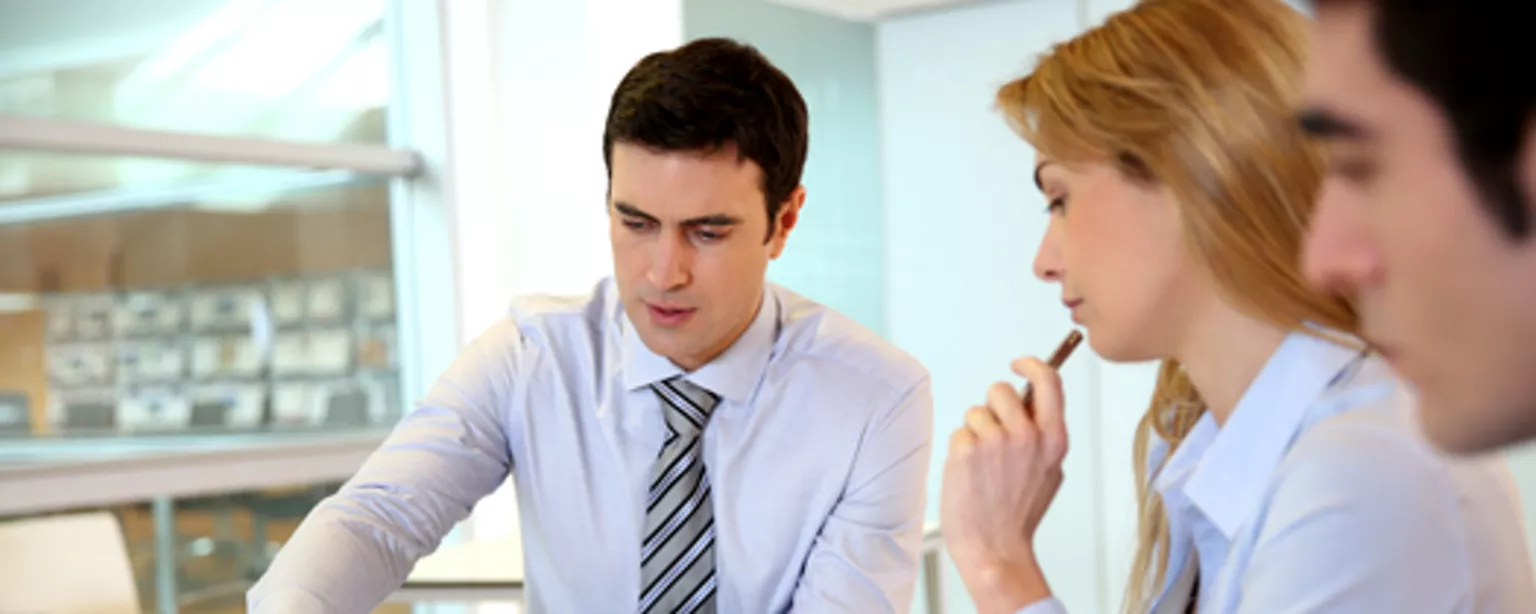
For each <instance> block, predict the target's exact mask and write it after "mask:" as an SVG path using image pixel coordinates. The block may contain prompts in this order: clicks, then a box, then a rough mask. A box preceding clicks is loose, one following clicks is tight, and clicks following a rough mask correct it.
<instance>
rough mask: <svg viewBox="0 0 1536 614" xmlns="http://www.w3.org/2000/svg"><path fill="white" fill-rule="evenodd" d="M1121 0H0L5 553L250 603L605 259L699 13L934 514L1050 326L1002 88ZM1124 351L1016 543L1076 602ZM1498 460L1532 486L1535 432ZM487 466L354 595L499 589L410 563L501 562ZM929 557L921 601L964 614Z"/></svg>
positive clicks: (1097, 547)
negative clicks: (315, 510) (1523, 447)
mask: <svg viewBox="0 0 1536 614" xmlns="http://www.w3.org/2000/svg"><path fill="white" fill-rule="evenodd" d="M1131 3H1132V0H999V1H965V0H437V1H435V2H434V1H432V0H303V1H301V0H134V1H131V2H107V1H104V0H103V1H98V0H0V560H4V559H6V558H7V557H12V555H13V554H14V548H15V547H16V546H15V544H22V543H28V542H26V541H24V540H25V538H24V537H23V538H18V539H21V540H22V541H6V539H7V538H6V537H5V536H4V535H5V534H4V529H5V527H7V526H10V527H20V526H23V525H24V524H26V523H33V524H34V525H41V524H46V521H47V520H48V519H53V518H63V517H75V516H79V515H80V514H85V513H94V514H95V515H96V516H97V517H104V518H110V519H111V520H112V521H113V523H115V525H116V526H117V527H118V529H117V530H118V532H119V533H120V535H121V539H118V540H116V541H117V542H121V543H110V542H113V540H112V539H98V540H95V541H94V542H92V541H91V540H85V538H80V539H82V540H85V541H84V543H76V544H70V545H66V546H61V547H65V548H82V549H90V548H93V547H97V546H100V545H101V543H105V545H106V550H109V551H112V550H114V549H115V551H113V552H106V553H104V554H102V555H101V556H104V557H107V558H112V557H117V556H119V555H120V557H121V560H122V561H123V564H122V565H121V568H122V569H123V570H124V572H125V573H127V574H129V575H130V576H131V578H132V579H133V582H132V584H133V586H131V587H130V591H131V595H132V597H133V598H134V599H136V600H137V601H138V602H139V603H140V607H141V608H142V609H143V611H145V612H177V611H181V612H238V611H242V606H241V596H242V594H243V592H244V590H245V589H246V588H247V587H248V586H249V584H250V582H251V581H253V580H254V578H256V577H257V576H258V575H259V573H260V572H261V570H262V569H263V568H264V566H265V565H266V564H267V562H269V561H270V560H271V557H272V556H273V555H274V554H275V553H276V551H277V550H278V549H279V548H280V547H281V544H282V541H283V539H284V538H285V536H286V535H288V534H289V533H291V531H292V530H293V528H294V527H295V526H296V525H297V522H298V521H299V520H300V519H301V518H302V517H303V515H304V513H305V512H307V510H308V509H309V508H310V507H312V506H313V505H314V504H315V503H316V502H317V501H318V500H319V499H320V498H322V497H324V496H325V495H326V494H327V493H329V492H331V491H333V490H334V489H335V487H336V486H337V485H339V483H340V482H342V481H344V480H345V479H346V478H347V477H348V476H349V475H350V473H351V471H352V470H354V469H355V468H356V467H357V465H358V464H359V463H360V462H361V461H362V459H363V458H365V456H366V455H367V453H368V452H369V451H370V450H372V448H373V447H375V446H376V445H377V444H378V443H379V442H380V441H381V439H382V438H383V436H384V434H385V433H387V431H388V429H389V427H390V426H391V425H392V424H393V423H394V421H396V420H398V419H399V417H400V416H401V415H402V413H403V412H405V411H408V408H409V406H410V402H411V400H412V399H414V398H416V397H418V396H420V394H421V393H422V391H423V390H424V389H425V387H426V386H428V385H430V383H431V381H432V380H433V379H434V378H435V376H436V375H437V374H438V373H439V372H440V371H441V370H442V369H443V367H444V366H445V365H446V364H447V362H448V361H449V360H451V359H452V357H453V355H454V354H455V352H456V351H457V348H458V347H460V345H461V344H462V343H464V342H465V341H467V340H468V339H470V338H472V337H473V336H474V335H475V334H476V333H478V331H480V330H482V329H484V328H485V327H486V326H488V325H489V324H490V323H491V322H493V321H495V320H496V319H497V318H499V317H502V315H503V313H504V312H505V309H506V306H507V304H508V303H509V301H510V300H511V298H512V297H513V296H517V295H521V294H527V293H536V292H556V293H573V292H582V291H585V290H587V289H589V288H590V287H591V286H592V285H593V284H594V283H595V282H596V281H597V279H598V278H599V277H601V276H603V275H605V274H606V273H607V272H608V270H609V268H610V261H609V258H610V253H609V249H608V245H607V233H606V220H605V212H604V208H603V190H604V175H603V167H602V160H601V157H600V153H599V148H598V143H599V137H600V135H601V131H602V118H603V113H604V111H605V109H606V105H607V102H608V96H609V94H610V93H611V90H612V88H613V86H614V85H615V84H616V83H617V81H618V79H619V77H620V76H621V75H622V74H623V72H624V71H625V70H627V69H628V67H629V66H630V65H631V64H632V63H633V62H634V61H635V60H637V59H639V58H640V57H641V56H642V55H644V54H645V53H648V52H650V51H653V50H657V49H662V48H668V47H672V46H675V45H677V44H679V43H681V42H683V41H685V40H688V39H692V38H697V37H702V36H715V35H724V36H731V37H735V38H738V39H741V40H744V41H746V42H749V43H752V44H755V45H757V46H758V47H759V48H760V49H762V50H763V51H764V52H765V53H766V54H767V55H768V56H769V57H770V58H771V59H773V60H774V61H775V62H776V63H778V64H779V65H780V66H781V67H782V68H784V69H785V70H786V71H787V72H788V73H789V74H790V76H791V77H793V78H794V79H795V80H796V82H797V83H798V84H799V86H800V88H801V89H802V92H803V93H804V94H805V96H806V98H807V101H808V103H809V105H810V111H811V125H812V138H811V156H810V161H809V166H808V168H807V171H806V176H805V183H806V186H807V188H808V190H809V193H810V196H809V200H808V205H807V209H806V212H805V217H804V222H803V223H802V226H801V228H800V230H798V231H797V232H796V234H795V236H794V237H793V240H792V241H791V242H790V246H789V249H788V250H787V253H786V256H785V257H784V258H783V259H781V260H780V261H778V262H777V263H775V264H774V265H773V267H772V268H771V270H770V277H771V278H772V279H773V280H774V281H777V282H779V283H783V284H785V285H787V286H789V287H791V288H794V289H795V290H797V291H800V292H801V293H804V294H806V295H809V296H810V297H812V298H815V299H818V300H820V301H822V302H825V303H827V304H829V305H831V306H833V307H835V308H837V309H840V310H842V311H844V312H845V313H848V314H849V315H851V316H852V317H854V318H855V319H857V320H859V321H860V322H862V323H864V324H865V325H867V326H869V327H871V328H873V329H874V330H876V331H878V332H880V333H882V334H884V335H885V336H887V337H889V338H890V339H892V340H893V341H895V342H896V343H897V344H898V345H900V346H902V347H903V348H905V349H907V350H908V351H910V352H912V353H913V354H914V355H916V356H917V357H918V358H919V359H921V360H923V361H924V362H925V363H926V364H927V365H928V367H929V368H930V370H931V371H932V373H933V377H934V389H935V394H936V398H937V404H938V406H937V412H936V416H935V431H936V437H935V448H934V453H933V467H934V469H933V471H932V472H931V475H930V478H929V485H930V493H931V496H930V502H929V510H928V516H929V520H930V521H936V520H937V517H938V514H937V494H938V484H939V471H938V468H939V466H940V465H941V463H942V462H943V459H944V456H945V454H946V449H945V444H946V442H947V437H946V435H947V433H948V432H949V431H950V430H951V429H953V428H954V427H956V426H957V425H958V424H959V423H960V416H961V414H962V412H963V410H964V408H965V407H967V406H969V405H972V404H974V403H976V402H978V401H980V400H981V399H982V396H983V393H984V391H985V388H986V386H987V385H988V384H989V383H991V382H992V381H995V380H999V379H1009V378H1010V377H1011V376H1010V374H1009V372H1008V369H1007V365H1008V363H1009V361H1010V360H1011V359H1013V358H1015V357H1017V356H1019V355H1022V354H1026V353H1043V352H1046V351H1048V350H1049V349H1050V348H1051V347H1052V346H1053V345H1054V344H1055V343H1056V341H1057V340H1059V339H1060V337H1061V336H1062V335H1063V334H1064V333H1065V332H1066V330H1067V328H1068V326H1069V322H1068V320H1067V318H1066V314H1065V313H1063V311H1062V310H1061V309H1060V307H1059V302H1058V300H1057V295H1056V290H1055V289H1054V288H1052V287H1050V286H1046V285H1044V284H1042V283H1039V282H1037V281H1036V280H1035V279H1034V278H1033V276H1032V274H1031V272H1030V261H1031V259H1032V257H1033V253H1034V248H1035V245H1036V243H1037V241H1038V239H1039V237H1040V235H1041V233H1042V232H1043V231H1044V227H1045V223H1046V217H1045V215H1044V213H1043V210H1044V205H1045V203H1044V202H1043V200H1042V199H1041V198H1040V196H1038V195H1037V194H1036V193H1035V191H1034V188H1033V186H1032V184H1031V180H1030V168H1031V155H1032V154H1031V152H1030V150H1029V148H1028V147H1027V146H1026V145H1024V144H1023V143H1022V142H1021V141H1019V140H1018V139H1017V138H1015V137H1014V136H1013V134H1012V133H1010V132H1009V130H1008V129H1007V127H1006V126H1005V125H1004V123H1003V121H1002V119H1001V118H1000V117H999V115H998V114H997V113H996V112H995V110H994V109H993V107H992V94H993V92H994V91H995V89H996V88H997V86H999V85H1001V84H1002V83H1004V82H1005V81H1007V80H1008V79H1010V78H1012V77H1015V76H1017V75H1020V74H1022V73H1023V72H1024V71H1026V70H1027V69H1028V68H1029V66H1030V65H1031V63H1032V59H1033V57H1034V56H1035V55H1036V54H1038V53H1040V52H1042V51H1044V50H1046V49H1047V48H1048V47H1049V46H1050V45H1051V44H1052V43H1053V42H1057V41H1060V40H1063V39H1065V38H1068V37H1070V36H1072V35H1074V34H1075V33H1077V32H1080V31H1081V30H1083V29H1084V28H1085V27H1088V26H1090V25H1092V24H1094V23H1096V22H1098V21H1099V20H1101V19H1102V18H1103V17H1104V16H1105V15H1107V14H1109V13H1111V12H1113V11H1116V10H1119V9H1122V8H1125V7H1126V6H1129V5H1130V4H1131ZM1152 374H1153V368H1152V366H1150V365H1111V364H1107V363H1105V362H1103V361H1101V360H1098V359H1097V358H1096V357H1094V356H1092V355H1091V352H1090V353H1088V354H1080V355H1079V357H1077V358H1075V359H1074V360H1073V361H1072V363H1071V364H1070V365H1069V366H1068V367H1067V368H1066V370H1065V373H1064V377H1065V381H1066V385H1067V395H1068V396H1069V398H1070V399H1071V400H1070V409H1069V412H1068V420H1069V425H1070V428H1071V429H1072V434H1073V438H1074V449H1073V452H1072V454H1071V457H1070V459H1069V461H1068V467H1067V468H1066V473H1067V475H1069V476H1071V477H1070V478H1069V479H1068V480H1067V482H1066V485H1065V486H1064V487H1063V488H1062V490H1061V493H1060V495H1059V496H1058V498H1057V502H1056V505H1055V507H1054V508H1053V509H1052V511H1051V513H1050V515H1049V516H1048V517H1047V520H1046V522H1045V525H1044V527H1043V528H1042V530H1041V537H1040V547H1041V549H1042V552H1041V555H1042V557H1043V558H1044V563H1045V567H1046V569H1047V570H1048V572H1049V574H1050V580H1051V582H1052V584H1053V587H1054V589H1055V590H1056V591H1057V593H1058V594H1059V595H1060V596H1061V597H1062V598H1063V599H1064V600H1065V601H1066V603H1067V604H1068V606H1069V607H1070V608H1071V609H1072V610H1073V611H1077V612H1109V611H1113V610H1114V609H1115V608H1116V607H1117V605H1118V602H1119V594H1120V591H1121V590H1122V588H1123V581H1124V575H1125V572H1126V569H1127V568H1128V566H1129V558H1130V555H1131V547H1132V542H1131V537H1132V535H1133V526H1134V514H1133V510H1134V503H1133V499H1132V494H1133V484H1132V477H1131V470H1130V467H1131V459H1130V450H1131V443H1130V442H1131V433H1132V430H1133V426H1134V424H1135V422H1136V419H1137V418H1138V417H1139V415H1140V413H1141V412H1142V410H1143V409H1144V407H1145V402H1146V399H1147V398H1148V396H1149V394H1150V391H1151V385H1152V381H1151V379H1152ZM1512 458H1513V462H1514V465H1515V468H1516V473H1517V477H1518V478H1519V479H1520V480H1521V482H1522V484H1521V485H1522V487H1523V488H1524V489H1525V493H1526V494H1527V496H1528V497H1530V496H1536V455H1530V454H1525V455H1521V454H1519V453H1517V454H1515V455H1513V456H1512ZM511 496H512V495H511V491H510V486H509V487H508V488H507V489H504V490H503V491H502V492H499V493H497V494H496V495H494V496H492V497H491V498H489V499H487V500H486V501H485V502H484V503H483V504H482V505H481V506H480V507H479V508H477V510H476V512H475V514H474V516H473V517H472V518H471V519H470V520H469V521H468V522H466V523H465V524H464V525H463V526H461V527H460V529H459V530H458V531H456V532H455V534H454V535H452V536H450V538H449V540H448V541H447V543H446V545H445V546H444V552H447V551H449V550H450V549H453V550H454V551H455V552H458V553H460V554H462V553H464V552H467V551H466V550H465V549H466V548H472V547H475V545H476V544H480V545H482V546H483V545H484V544H492V545H493V546H494V549H495V551H494V552H492V553H491V554H486V553H485V552H484V551H483V550H482V551H476V552H475V553H474V554H473V555H465V556H464V558H468V559H472V560H473V561H478V562H479V563H480V565H479V566H476V565H473V564H460V563H463V560H462V559H460V560H456V561H451V560H447V559H444V560H437V561H434V563H433V564H432V565H431V567H432V570H431V574H427V572H422V574H421V575H422V577H421V578H416V577H413V581H416V587H417V588H418V589H420V590H418V591H416V592H415V593H409V592H408V591H407V592H404V593H402V594H401V595H400V596H398V598H397V599H394V600H393V601H395V603H392V604H391V605H388V606H385V607H384V608H381V610H380V611H391V612H396V611H398V612H407V611H412V610H413V609H414V610H415V611H436V610H443V611H447V609H454V610H455V611H465V610H475V609H478V610H480V611H516V606H515V605H506V604H500V605H484V606H480V605H474V604H473V603H471V602H473V601H476V600H478V599H479V598H477V597H474V595H475V594H476V593H473V591H469V592H465V591H459V592H454V591H442V592H433V589H434V587H436V588H442V587H444V586H448V587H452V586H458V587H459V588H461V589H462V588H464V587H465V586H469V585H474V584H476V582H479V581H480V580H483V584H485V585H486V586H491V585H497V586H501V585H513V584H516V578H515V577H513V576H515V575H516V573H515V572H513V571H508V568H509V567H516V566H517V565H516V563H515V561H516V558H517V556H516V534H517V511H516V507H515V504H514V502H513V501H512V499H511ZM1533 504H1536V499H1528V503H1527V506H1528V508H1530V507H1531V506H1532V505H1533ZM1528 518H1530V519H1532V520H1536V515H1532V514H1530V513H1529V512H1528ZM33 534H34V535H41V534H42V533H37V532H34V533H33ZM77 534H81V533H78V532H77ZM49 535H52V534H49ZM108 535H111V533H110V532H109V533H108ZM48 539H56V538H54V537H49V538H48ZM98 542H99V543H98ZM31 543H32V544H33V545H34V546H36V547H41V546H37V544H38V543H46V544H52V543H55V542H31ZM6 544H10V545H11V547H12V548H13V550H12V551H11V552H6V551H5V547H4V545H6ZM449 554H452V553H449ZM93 556H94V555H93ZM497 557H503V558H504V559H505V561H510V562H508V563H507V564H505V565H492V564H488V563H486V561H492V562H498V561H502V560H503V559H498V558H497ZM936 560H937V559H936ZM488 565H489V566H490V567H493V569H490V570H489V571H487V570H486V569H485V568H486V567H487V566H488ZM938 568H939V569H940V572H939V576H937V578H938V579H941V580H944V581H943V582H940V583H938V584H941V585H943V586H944V591H943V594H942V595H928V594H921V593H920V595H919V598H918V600H917V604H916V606H915V607H914V611H918V612H922V611H929V610H930V609H932V608H934V606H940V607H942V609H944V610H945V611H948V612H956V613H959V612H971V611H974V609H973V608H972V607H971V606H970V604H969V603H968V600H967V599H966V598H965V596H964V592H963V590H962V589H961V587H960V585H959V582H958V578H956V577H953V575H952V571H950V570H948V569H947V568H945V567H943V566H942V565H940V566H938ZM0 569H6V566H5V563H3V562H0ZM454 574H466V575H467V576H475V577H463V578H457V584H455V581H456V580H455V575H454ZM476 574H480V575H484V577H483V578H482V577H480V576H478V575H476ZM427 575H431V576H432V577H430V578H428V577H426V576H427ZM0 576H3V574H0ZM477 578H478V579H477ZM418 580H419V581H418ZM5 581H6V580H5V578H4V577H0V586H4V585H5V584H4V583H5ZM934 585H935V584H934V583H931V582H925V583H924V584H923V586H924V591H923V592H926V591H927V590H928V589H929V588H930V587H932V586H934ZM71 586H73V585H71ZM471 588H473V586H471ZM0 592H3V590H0ZM412 595H415V596H412Z"/></svg>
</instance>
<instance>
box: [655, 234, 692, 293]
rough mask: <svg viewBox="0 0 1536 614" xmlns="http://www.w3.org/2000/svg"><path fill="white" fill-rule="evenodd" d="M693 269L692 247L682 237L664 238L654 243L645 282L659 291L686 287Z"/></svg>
mask: <svg viewBox="0 0 1536 614" xmlns="http://www.w3.org/2000/svg"><path fill="white" fill-rule="evenodd" d="M692 268H693V246H692V245H690V244H689V243H688V241H687V240H686V239H685V238H683V237H677V236H670V235H669V236H664V237H662V238H661V239H660V240H658V241H657V242H656V253H655V254H654V256H653V257H652V259H651V267H650V270H649V271H648V272H647V273H646V281H649V282H650V283H651V285H653V286H655V287H656V288H658V289H661V290H671V289H674V288H680V287H683V286H686V285H688V282H689V281H691V279H690V278H691V276H692V273H691V271H692Z"/></svg>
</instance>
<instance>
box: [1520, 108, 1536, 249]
mask: <svg viewBox="0 0 1536 614" xmlns="http://www.w3.org/2000/svg"><path fill="white" fill-rule="evenodd" d="M1515 168H1516V169H1517V170H1516V171H1515V172H1516V173H1519V176H1518V177H1516V178H1515V181H1516V183H1517V184H1518V189H1519V190H1520V201H1521V204H1523V205H1525V219H1527V220H1536V113H1532V114H1531V116H1530V117H1527V118H1526V120H1525V141H1524V143H1523V144H1522V145H1521V147H1520V160H1519V162H1518V163H1517V166H1516V167H1515ZM1533 236H1536V229H1533V230H1532V231H1530V233H1528V234H1527V236H1526V240H1528V241H1529V240H1531V239H1532V237H1533Z"/></svg>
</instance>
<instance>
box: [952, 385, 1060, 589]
mask: <svg viewBox="0 0 1536 614" xmlns="http://www.w3.org/2000/svg"><path fill="white" fill-rule="evenodd" d="M1013 370H1014V372H1015V373H1018V374H1019V375H1022V376H1024V377H1025V378H1026V379H1028V380H1029V383H1030V386H1031V388H1032V389H1033V390H1034V393H1033V400H1032V402H1031V405H1032V406H1031V407H1025V406H1024V401H1023V399H1021V398H1020V397H1019V393H1018V392H1017V391H1015V390H1014V389H1013V387H1012V386H1010V385H1008V384H1006V383H1002V382H999V383H997V384H994V385H993V386H992V388H991V389H990V390H988V391H987V404H986V405H985V406H977V407H972V408H971V409H970V410H969V411H967V412H966V414H965V425H964V426H962V427H960V428H959V429H958V430H956V431H955V432H954V434H953V435H952V436H950V440H949V458H948V460H947V461H946V462H945V463H944V490H943V494H942V501H941V504H940V516H941V519H942V522H943V531H944V542H945V545H946V546H947V548H948V550H949V554H950V557H951V558H952V559H953V560H954V561H955V565H956V566H957V567H958V568H959V569H960V576H961V578H962V579H963V580H964V581H965V585H966V588H967V590H968V591H969V592H970V594H971V598H972V599H973V600H974V601H975V602H976V605H977V607H978V608H979V609H980V611H981V612H983V613H988V612H1008V613H1010V614H1011V613H1012V612H1015V611H1017V610H1018V609H1020V608H1022V607H1024V606H1027V605H1029V604H1031V603H1034V602H1035V601H1039V600H1040V599H1044V598H1046V597H1048V596H1050V594H1051V591H1050V587H1049V586H1047V585H1046V582H1045V577H1044V574H1042V573H1041V571H1040V568H1039V565H1038V564H1037V563H1036V561H1035V553H1034V536H1035V529H1036V528H1038V527H1039V526H1040V519H1041V517H1043V516H1044V515H1045V510H1046V509H1048V508H1049V507H1050V505H1051V501H1052V500H1053V499H1054V498H1055V497H1056V490H1057V488H1059V487H1060V486H1061V479H1062V475H1061V463H1062V460H1063V459H1064V458H1066V455H1067V427H1066V423H1065V421H1064V420H1063V419H1062V404H1063V401H1062V393H1061V377H1060V375H1059V374H1058V373H1057V372H1056V370H1055V369H1052V368H1050V367H1049V366H1048V365H1046V364H1045V363H1043V362H1041V361H1039V360H1036V359H1034V358H1026V359H1021V360H1017V361H1014V363H1013Z"/></svg>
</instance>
